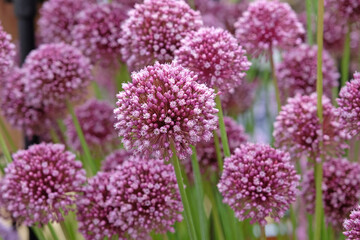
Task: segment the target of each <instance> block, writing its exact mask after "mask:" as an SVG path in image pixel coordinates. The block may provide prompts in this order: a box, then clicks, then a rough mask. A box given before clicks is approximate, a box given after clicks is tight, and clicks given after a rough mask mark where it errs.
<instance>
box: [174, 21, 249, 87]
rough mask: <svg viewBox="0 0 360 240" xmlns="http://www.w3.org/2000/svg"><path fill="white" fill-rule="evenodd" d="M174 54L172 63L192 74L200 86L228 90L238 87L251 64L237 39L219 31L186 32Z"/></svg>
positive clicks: (216, 29)
mask: <svg viewBox="0 0 360 240" xmlns="http://www.w3.org/2000/svg"><path fill="white" fill-rule="evenodd" d="M181 43H182V46H181V47H180V49H179V50H177V51H175V61H177V62H178V63H179V64H180V65H182V66H184V67H186V68H188V69H190V70H191V71H193V72H195V73H196V74H197V75H198V77H199V79H198V81H199V82H200V83H205V84H206V85H207V86H208V87H211V88H214V87H216V88H219V89H220V90H222V91H228V90H229V89H231V88H234V87H237V86H239V85H241V83H242V82H243V81H244V78H245V76H246V73H245V71H247V70H249V68H250V65H251V63H250V62H249V61H248V59H247V57H246V51H245V50H244V49H243V48H242V47H241V46H239V44H238V43H237V41H236V39H235V38H234V37H233V36H232V35H231V34H230V33H229V32H227V31H226V30H223V29H221V28H213V27H208V28H205V27H204V28H200V29H199V30H198V31H196V32H192V33H189V34H188V36H187V37H185V38H184V39H183V40H182V41H181Z"/></svg>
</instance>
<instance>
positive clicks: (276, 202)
mask: <svg viewBox="0 0 360 240" xmlns="http://www.w3.org/2000/svg"><path fill="white" fill-rule="evenodd" d="M299 180H300V176H298V175H297V174H296V171H295V168H294V166H293V165H292V164H291V162H290V155H289V154H288V153H285V152H282V151H280V150H276V149H273V148H271V147H270V146H268V145H263V144H252V143H248V144H244V145H241V146H240V148H237V149H236V150H235V153H234V154H233V155H231V156H230V157H228V158H226V159H225V162H224V171H223V174H222V176H221V179H220V182H219V184H218V188H219V191H220V193H221V194H222V195H223V197H224V200H223V201H224V203H227V204H229V205H230V207H231V208H232V209H233V210H234V212H235V216H236V217H237V218H238V219H239V220H240V221H242V220H245V219H247V218H250V219H251V223H255V222H259V224H261V225H265V224H266V220H265V218H266V217H267V216H270V217H272V218H273V219H274V220H275V221H279V220H280V218H281V217H282V216H284V214H285V212H286V211H287V210H288V208H289V207H290V204H291V203H293V202H295V200H296V195H297V192H298V185H299Z"/></svg>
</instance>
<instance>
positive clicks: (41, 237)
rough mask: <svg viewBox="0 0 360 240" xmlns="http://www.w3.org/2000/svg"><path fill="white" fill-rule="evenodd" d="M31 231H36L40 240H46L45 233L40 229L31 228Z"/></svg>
mask: <svg viewBox="0 0 360 240" xmlns="http://www.w3.org/2000/svg"><path fill="white" fill-rule="evenodd" d="M31 229H32V230H33V231H34V233H35V235H36V237H37V238H38V239H39V240H46V238H45V236H44V233H43V232H42V229H40V228H38V227H34V226H33V227H31Z"/></svg>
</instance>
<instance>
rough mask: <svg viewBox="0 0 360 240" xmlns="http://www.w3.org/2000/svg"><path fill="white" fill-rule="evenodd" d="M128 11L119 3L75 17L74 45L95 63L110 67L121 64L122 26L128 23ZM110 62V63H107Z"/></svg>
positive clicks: (100, 6) (88, 9)
mask: <svg viewBox="0 0 360 240" xmlns="http://www.w3.org/2000/svg"><path fill="white" fill-rule="evenodd" d="M127 10H128V8H127V7H125V6H124V5H121V4H118V3H103V4H93V5H91V6H90V7H88V8H86V9H85V10H84V11H82V12H80V13H79V14H78V15H77V16H76V22H77V23H76V25H75V26H74V28H73V30H72V34H71V35H72V38H73V42H72V44H73V45H74V46H75V47H77V48H78V49H80V50H81V51H82V52H83V53H84V55H85V56H87V57H89V58H90V59H91V61H92V63H94V64H96V63H100V64H102V65H107V64H109V62H110V63H111V62H113V61H119V60H121V54H120V48H121V45H120V43H119V41H118V39H119V38H120V37H121V36H122V33H121V23H122V22H123V21H124V20H125V19H126V17H127V15H126V11H127ZM104 61H107V62H104Z"/></svg>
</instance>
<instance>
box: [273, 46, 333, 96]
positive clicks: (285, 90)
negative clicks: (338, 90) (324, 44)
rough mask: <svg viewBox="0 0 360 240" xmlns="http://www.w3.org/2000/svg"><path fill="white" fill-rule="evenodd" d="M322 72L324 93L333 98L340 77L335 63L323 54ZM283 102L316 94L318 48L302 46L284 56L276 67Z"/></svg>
mask: <svg viewBox="0 0 360 240" xmlns="http://www.w3.org/2000/svg"><path fill="white" fill-rule="evenodd" d="M322 58H323V61H322V62H323V65H322V72H323V78H324V80H323V81H324V92H325V94H326V95H327V96H329V97H330V96H331V93H332V92H331V91H332V88H333V87H337V86H338V79H339V77H340V74H339V72H338V71H337V66H336V63H335V61H334V60H333V59H332V57H331V56H330V54H329V53H328V52H326V51H324V52H323V57H322ZM276 72H277V73H276V76H277V77H278V81H279V87H280V91H281V94H282V98H283V101H284V100H285V99H286V97H294V96H295V95H296V94H301V95H307V94H311V93H313V92H316V79H317V75H316V74H317V47H316V46H309V45H306V44H302V45H300V46H298V47H296V48H293V49H291V50H290V51H288V52H286V53H285V54H284V55H283V61H282V62H281V63H280V64H279V65H278V66H277V67H276Z"/></svg>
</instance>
